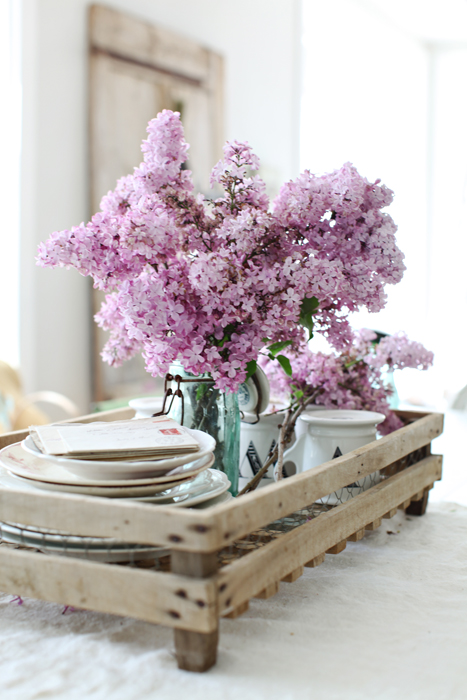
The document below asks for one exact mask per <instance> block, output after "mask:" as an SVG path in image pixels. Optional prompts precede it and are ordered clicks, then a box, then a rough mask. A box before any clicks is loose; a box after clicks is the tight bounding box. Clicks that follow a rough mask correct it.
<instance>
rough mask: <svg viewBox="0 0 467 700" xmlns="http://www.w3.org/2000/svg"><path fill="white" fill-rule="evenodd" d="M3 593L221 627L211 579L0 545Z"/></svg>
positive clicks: (201, 627) (185, 625)
mask: <svg viewBox="0 0 467 700" xmlns="http://www.w3.org/2000/svg"><path fill="white" fill-rule="evenodd" d="M0 590H2V591H4V592H6V593H12V594H14V595H20V596H27V597H30V598H39V599H40V600H48V601H52V602H55V603H62V604H63V605H73V606H75V607H78V608H85V609H88V610H97V611H100V612H105V613H112V614H114V615H129V616H131V617H136V618H139V619H141V620H146V621H147V622H154V623H158V624H161V625H167V626H169V627H177V628H181V629H192V630H196V631H199V632H205V633H210V632H212V631H213V630H216V629H217V587H216V583H215V581H214V580H213V579H205V580H197V579H190V578H188V577H187V576H180V575H175V574H170V573H160V572H156V571H147V570H144V569H137V568H132V567H124V566H110V565H109V564H100V563H96V562H89V561H85V560H82V559H73V558H71V557H59V556H49V555H44V554H40V553H37V552H26V551H23V550H15V549H10V548H6V547H5V548H4V547H0Z"/></svg>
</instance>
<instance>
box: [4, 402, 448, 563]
mask: <svg viewBox="0 0 467 700" xmlns="http://www.w3.org/2000/svg"><path fill="white" fill-rule="evenodd" d="M125 410H126V409H125ZM110 413H111V412H110ZM97 415H98V416H101V415H103V414H97ZM109 419H111V418H110V416H109ZM442 425H443V416H442V415H440V414H430V415H428V416H425V417H423V418H421V419H420V420H418V421H416V422H414V423H412V424H410V425H408V426H406V427H404V428H402V429H401V430H399V431H397V433H394V434H393V435H388V436H386V437H384V438H382V439H381V440H378V441H376V442H373V443H370V444H368V445H365V446H364V447H361V448H358V449H357V450H354V451H353V452H350V453H348V454H346V455H343V456H342V457H339V458H337V459H334V460H331V461H330V462H326V463H325V464H322V465H320V466H319V467H316V468H315V469H312V470H309V471H307V472H304V473H302V474H298V475H296V476H294V478H292V479H284V480H282V481H281V482H280V483H277V484H272V485H271V486H268V488H267V489H261V490H259V491H256V492H253V493H249V494H247V495H245V496H242V497H241V498H238V499H234V500H232V501H230V502H229V503H226V504H220V505H218V506H214V507H212V508H210V509H208V510H204V511H196V510H186V509H181V508H171V507H170V506H154V507H153V506H151V504H146V503H136V502H133V503H132V502H130V501H125V502H123V503H122V502H119V499H106V498H96V497H91V496H81V495H80V496H78V495H74V494H66V493H54V492H45V491H42V492H39V491H38V493H37V494H36V493H33V492H31V491H22V490H21V489H20V488H18V490H13V489H5V488H0V517H1V518H2V519H3V520H6V521H9V522H19V523H22V524H24V525H37V526H41V527H49V528H56V529H58V530H63V531H65V532H73V534H76V535H83V536H86V535H91V536H93V535H94V536H100V537H118V538H119V539H122V540H123V541H126V542H137V543H141V544H162V545H167V546H170V547H171V548H172V549H178V550H184V551H188V550H190V551H199V552H213V551H216V550H219V549H221V548H222V547H223V546H225V545H227V544H229V543H231V542H233V541H235V540H236V539H239V538H240V537H243V536H244V535H247V534H248V533H250V532H253V531H255V530H257V529H258V528H260V527H263V526H264V525H267V524H268V523H269V522H271V521H272V520H275V519H278V518H280V517H284V516H286V515H289V514H290V513H292V512H294V511H295V510H298V509H299V508H302V507H305V506H307V505H310V504H311V503H313V502H315V501H317V500H319V499H320V498H322V497H324V496H326V495H328V494H329V493H332V492H334V491H336V490H337V489H339V488H342V487H344V486H346V485H347V484H350V483H352V482H353V481H356V480H358V479H361V478H362V477H363V476H365V475H367V474H371V473H373V472H374V471H377V470H378V469H381V468H383V467H385V466H387V465H389V464H391V463H393V462H396V461H397V460H399V459H400V458H402V457H404V456H405V455H407V454H409V453H411V452H413V451H415V450H417V449H419V448H420V447H423V446H424V445H426V444H427V443H428V442H429V441H430V440H431V439H433V438H434V437H436V436H437V435H439V434H440V432H441V431H442ZM409 495H412V494H409ZM402 500H403V499H402ZM409 503H410V501H409V502H408V503H407V505H406V506H405V507H408V505H409ZM394 505H395V504H391V505H390V506H389V507H388V508H387V509H386V511H384V512H387V511H388V510H389V509H390V508H391V507H394ZM382 515H383V513H381V514H378V517H381V516H382ZM369 522H370V521H368V522H367V523H365V525H367V524H369ZM357 529H358V528H357ZM332 544H336V543H332ZM330 546H331V545H330ZM310 558H312V557H310ZM287 573H289V572H285V574H284V575H286V574H287Z"/></svg>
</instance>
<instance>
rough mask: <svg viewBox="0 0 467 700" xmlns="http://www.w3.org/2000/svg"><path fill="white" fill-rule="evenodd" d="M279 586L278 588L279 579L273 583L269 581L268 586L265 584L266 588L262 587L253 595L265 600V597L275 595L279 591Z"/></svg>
mask: <svg viewBox="0 0 467 700" xmlns="http://www.w3.org/2000/svg"><path fill="white" fill-rule="evenodd" d="M279 588H280V584H279V581H275V582H274V583H270V584H269V585H268V586H266V588H263V589H262V590H261V591H260V592H259V593H257V594H256V595H255V596H254V597H255V598H261V599H262V600H266V599H267V598H272V596H273V595H276V593H279Z"/></svg>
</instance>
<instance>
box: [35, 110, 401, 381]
mask: <svg viewBox="0 0 467 700" xmlns="http://www.w3.org/2000/svg"><path fill="white" fill-rule="evenodd" d="M147 131H148V138H147V140H145V141H144V142H143V145H142V151H143V158H144V160H143V162H142V163H141V164H140V165H139V167H137V168H135V171H134V173H133V174H132V175H128V176H126V177H124V178H121V179H120V180H119V181H118V183H117V186H116V188H115V190H114V191H112V192H109V193H108V194H107V195H106V196H105V197H103V199H102V202H101V211H100V212H98V213H97V214H95V215H94V216H93V217H92V219H91V221H90V222H89V223H88V224H86V225H85V224H80V225H79V226H77V227H74V228H72V229H70V230H65V231H61V232H56V233H54V234H52V236H51V237H50V238H49V240H48V241H46V242H45V243H42V244H41V245H40V247H39V255H38V264H39V265H42V266H50V267H54V266H62V267H74V268H75V269H77V270H78V271H79V272H80V273H81V274H82V275H90V276H91V277H92V278H93V280H94V286H95V287H97V288H99V289H102V290H104V291H105V292H106V294H107V299H106V301H105V303H104V305H103V307H102V309H101V311H100V312H99V314H98V315H97V317H96V320H97V321H98V323H99V325H101V326H102V327H103V328H104V329H106V330H109V331H110V339H109V341H108V343H107V345H106V347H105V349H104V351H103V357H104V359H105V360H106V361H107V362H109V363H110V364H113V365H118V364H120V363H121V362H123V361H124V360H125V359H127V358H129V357H131V356H132V355H134V354H135V353H139V352H141V353H142V355H143V357H144V358H145V362H146V368H147V370H148V372H150V373H151V374H153V375H161V374H164V373H165V372H166V371H167V370H168V367H169V365H170V364H171V363H172V362H173V361H174V360H176V359H180V360H181V361H182V363H183V364H184V366H185V368H186V369H187V370H188V371H190V372H193V373H194V374H201V373H205V372H210V373H211V375H212V377H213V378H214V379H215V380H216V386H217V387H218V388H220V389H226V390H232V391H235V390H236V389H237V388H238V386H239V384H240V383H241V382H242V381H244V379H245V376H246V365H247V363H248V362H249V361H251V360H255V359H256V358H257V357H258V353H259V351H260V349H261V348H262V346H263V345H264V343H265V339H267V341H268V342H271V343H273V342H277V341H281V340H290V341H292V343H293V346H294V347H295V348H298V347H299V346H300V343H301V341H302V339H303V329H302V328H301V326H300V325H299V322H300V311H301V306H302V303H303V300H304V299H305V298H311V297H316V298H317V299H318V300H319V308H318V309H317V311H316V313H315V315H314V322H315V328H316V330H317V331H318V332H321V333H323V334H324V335H325V336H326V337H327V338H328V339H329V341H330V343H331V344H332V345H333V346H334V347H335V348H339V349H344V348H345V347H346V346H348V344H349V343H350V342H351V330H350V326H349V324H348V320H347V318H348V314H349V312H351V311H354V310H356V309H358V308H360V307H366V308H367V309H369V310H370V311H378V310H379V309H381V308H382V307H383V306H384V304H385V299H386V297H385V293H384V286H385V285H386V284H387V283H389V284H394V283H396V282H398V281H399V280H400V279H401V277H402V274H403V271H404V269H405V268H404V264H403V262H402V260H403V255H402V253H401V252H400V250H399V249H398V248H397V245H396V241H395V231H396V227H395V225H394V222H393V221H392V219H391V217H390V216H389V215H388V214H386V213H383V212H382V209H383V208H384V207H386V206H387V205H388V204H390V202H391V201H392V193H391V191H390V190H388V189H387V188H386V187H384V186H382V185H380V184H379V182H375V183H370V182H368V180H366V179H365V178H362V177H361V176H360V175H359V174H358V172H357V171H356V170H355V168H354V167H353V166H351V165H350V164H346V165H344V167H343V168H341V169H340V170H337V171H335V172H333V173H330V174H328V175H323V176H320V177H318V176H315V175H312V174H311V173H310V172H308V171H306V172H305V173H303V174H302V175H300V177H299V178H297V179H296V180H295V181H293V182H289V183H287V184H285V185H284V186H283V187H282V189H281V191H280V193H279V195H278V197H277V198H276V199H275V200H274V202H272V204H271V206H270V202H269V199H268V197H267V195H266V190H265V185H264V182H263V181H262V180H261V179H260V178H259V177H258V176H257V175H253V174H252V173H254V171H256V170H257V169H258V167H259V159H258V157H257V156H256V155H255V154H254V153H253V151H252V149H251V147H250V146H249V144H248V143H239V142H237V141H233V142H230V143H227V144H226V146H225V147H224V158H223V160H221V161H219V163H218V164H217V165H216V166H215V167H214V169H213V172H212V179H211V182H212V183H213V184H215V185H216V186H218V185H220V186H221V187H222V188H223V190H224V194H223V196H222V197H219V198H218V199H215V200H208V199H205V198H204V197H203V196H202V195H195V193H194V191H193V184H192V179H191V173H190V172H189V171H188V170H185V169H182V167H181V166H182V164H183V163H185V162H186V159H187V151H188V144H187V143H186V142H185V138H184V134H183V127H182V124H181V122H180V115H179V114H178V113H177V112H171V111H169V110H164V111H163V112H161V113H160V114H159V115H158V116H157V118H156V119H153V120H152V121H151V122H150V123H149V126H148V129H147ZM390 351H391V352H392V353H393V355H394V352H395V349H394V348H390ZM393 355H391V356H393ZM397 358H399V356H398V355H397ZM397 358H396V360H395V361H396V362H399V361H400V359H397Z"/></svg>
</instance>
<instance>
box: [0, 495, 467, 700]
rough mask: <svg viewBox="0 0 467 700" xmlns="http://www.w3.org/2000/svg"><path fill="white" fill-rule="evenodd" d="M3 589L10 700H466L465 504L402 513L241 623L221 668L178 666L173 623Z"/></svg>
mask: <svg viewBox="0 0 467 700" xmlns="http://www.w3.org/2000/svg"><path fill="white" fill-rule="evenodd" d="M62 612H63V607H61V606H58V605H54V604H50V603H43V602H40V601H34V600H29V599H28V600H25V601H24V603H23V605H18V604H17V603H15V602H12V596H7V595H1V594H0V698H1V699H2V700H33V699H34V700H36V699H37V700H39V699H41V700H42V699H48V698H54V699H55V698H65V699H66V700H75V699H76V700H78V699H79V700H82V699H84V698H86V699H88V698H92V699H94V698H96V699H99V700H101V699H102V700H109V699H110V700H117V699H118V700H120V699H121V700H133V699H134V700H136V699H138V700H140V699H141V698H144V699H146V698H148V699H152V698H154V699H155V698H157V700H165V699H166V698H167V699H170V700H172V699H174V700H175V699H178V698H189V699H190V700H198V699H199V700H223V699H224V698H225V699H226V700H230V699H232V700H233V699H234V698H235V699H237V698H241V699H242V700H250V699H251V700H259V699H262V698H268V700H276V698H277V700H279V699H280V700H289V699H295V698H297V699H298V698H300V699H302V698H303V699H304V700H307V699H308V698H309V699H310V700H321V698H322V699H323V700H324V699H325V700H341V699H342V700H354V699H355V700H360V699H362V700H367V699H368V700H370V699H371V700H373V699H377V700H390V699H391V700H392V698H394V699H396V698H397V700H401V699H403V700H418V699H420V700H422V699H423V700H432V699H433V700H435V699H436V700H463V699H464V698H467V628H466V620H467V508H465V507H463V506H459V505H454V504H449V503H434V504H432V505H431V506H429V510H428V512H427V514H426V515H425V516H424V517H422V518H416V517H407V516H405V515H404V514H403V513H402V512H401V511H399V512H398V514H397V515H396V516H395V517H394V518H393V519H392V520H385V521H383V525H382V526H381V527H380V528H379V530H377V531H376V532H373V533H367V535H366V536H365V538H364V539H363V540H362V541H360V542H358V543H349V544H348V545H347V549H346V550H345V551H344V552H342V553H341V554H339V555H336V556H333V555H328V556H327V557H326V561H325V563H324V564H323V565H322V566H320V567H319V568H317V569H306V570H305V573H304V575H303V576H302V577H301V578H300V579H299V580H298V581H296V582H295V583H293V584H287V583H282V584H281V588H280V592H279V593H278V594H277V595H276V596H275V597H274V598H271V599H269V600H266V601H262V600H252V601H251V603H250V609H249V611H248V612H247V613H245V614H244V615H243V616H242V617H240V618H238V619H237V620H222V621H221V639H220V647H219V657H218V663H217V666H215V667H214V668H213V669H211V671H209V672H208V673H206V674H202V675H197V674H190V673H187V672H184V671H179V670H178V669H177V665H176V661H175V658H174V656H173V653H172V649H173V643H172V632H171V631H170V630H168V629H165V628H163V627H158V626H153V625H150V624H146V623H144V622H139V621H135V620H132V619H128V618H118V617H113V616H110V615H102V614H99V613H93V612H82V611H77V612H67V613H66V614H62Z"/></svg>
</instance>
